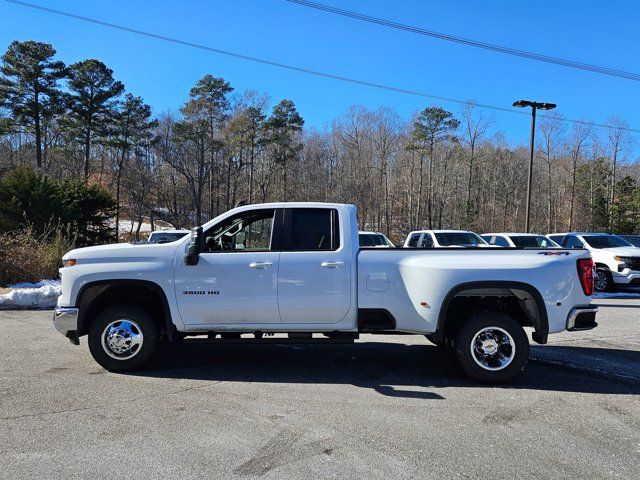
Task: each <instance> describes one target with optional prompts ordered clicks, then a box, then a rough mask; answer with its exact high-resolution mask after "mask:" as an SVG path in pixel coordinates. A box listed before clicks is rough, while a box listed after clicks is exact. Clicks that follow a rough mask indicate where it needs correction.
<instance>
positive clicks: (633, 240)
mask: <svg viewBox="0 0 640 480" xmlns="http://www.w3.org/2000/svg"><path fill="white" fill-rule="evenodd" d="M618 236H619V237H620V238H624V239H625V240H626V241H627V242H629V243H630V244H631V245H633V246H634V247H638V248H640V235H618Z"/></svg>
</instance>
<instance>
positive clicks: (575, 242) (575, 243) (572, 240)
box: [565, 235, 584, 248]
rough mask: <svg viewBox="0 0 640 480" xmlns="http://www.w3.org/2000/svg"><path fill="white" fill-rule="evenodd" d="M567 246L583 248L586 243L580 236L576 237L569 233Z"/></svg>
mask: <svg viewBox="0 0 640 480" xmlns="http://www.w3.org/2000/svg"><path fill="white" fill-rule="evenodd" d="M565 247H567V248H574V247H579V248H583V247H584V245H583V244H582V242H581V241H580V240H579V239H578V237H574V236H573V235H569V236H567V244H566V245H565Z"/></svg>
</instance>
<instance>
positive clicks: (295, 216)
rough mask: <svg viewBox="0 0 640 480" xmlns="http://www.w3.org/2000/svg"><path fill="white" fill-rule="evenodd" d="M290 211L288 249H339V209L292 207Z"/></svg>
mask: <svg viewBox="0 0 640 480" xmlns="http://www.w3.org/2000/svg"><path fill="white" fill-rule="evenodd" d="M289 212H290V215H289V218H290V220H289V222H290V224H289V229H290V230H289V231H290V240H289V245H288V247H287V250H294V251H301V250H337V249H338V248H339V247H340V239H339V235H338V232H339V229H338V212H337V210H333V209H329V208H292V209H290V210H289Z"/></svg>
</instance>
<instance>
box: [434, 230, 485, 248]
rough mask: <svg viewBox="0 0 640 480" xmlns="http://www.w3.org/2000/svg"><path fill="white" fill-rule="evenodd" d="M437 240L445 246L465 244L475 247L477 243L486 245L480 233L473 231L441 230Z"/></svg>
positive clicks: (437, 234)
mask: <svg viewBox="0 0 640 480" xmlns="http://www.w3.org/2000/svg"><path fill="white" fill-rule="evenodd" d="M435 236H436V240H437V241H438V243H439V244H440V245H441V246H443V247H450V246H458V245H465V246H467V245H468V246H471V247H475V246H477V245H486V242H485V241H484V240H482V239H481V238H480V237H479V236H478V235H476V234H475V233H471V232H441V233H436V234H435Z"/></svg>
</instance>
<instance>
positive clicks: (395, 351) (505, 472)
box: [0, 299, 640, 479]
mask: <svg viewBox="0 0 640 480" xmlns="http://www.w3.org/2000/svg"><path fill="white" fill-rule="evenodd" d="M594 303H597V304H598V305H600V306H601V309H600V313H599V314H598V321H599V323H600V327H598V328H597V329H595V330H592V331H590V332H582V333H563V334H560V335H554V336H551V338H550V344H549V345H547V346H540V347H535V348H533V349H532V361H531V362H530V364H529V366H528V369H527V372H526V373H525V375H524V376H522V377H521V378H520V380H519V381H518V382H516V383H515V384H512V385H509V386H501V387H485V386H479V385H476V384H474V383H471V382H470V381H468V380H466V378H465V377H463V376H462V374H461V372H460V371H459V370H458V368H457V366H456V365H455V363H454V362H453V360H452V359H451V358H450V357H449V356H448V354H446V353H445V352H443V351H442V350H440V349H438V348H436V347H434V346H431V345H430V344H429V343H428V342H427V341H426V339H424V338H422V337H417V336H393V337H390V336H386V337H385V336H364V337H363V338H362V339H361V341H359V342H358V343H357V344H356V345H323V346H317V345H282V346H278V345H269V346H267V345H264V346H262V345H257V346H256V345H253V346H252V345H240V346H239V345H213V346H212V345H203V344H198V345H187V344H180V345H177V346H176V345H173V346H171V347H170V348H164V349H163V351H162V352H161V355H160V356H159V357H158V358H157V360H155V361H154V363H153V364H152V365H151V367H150V369H149V370H148V371H145V372H142V373H137V374H128V375H124V374H111V373H107V372H105V371H104V370H102V369H101V368H100V367H99V366H98V365H97V364H96V363H94V362H93V360H92V358H91V356H90V355H89V352H88V349H87V345H86V338H83V339H82V345H81V346H80V347H74V346H72V345H71V344H70V343H69V342H68V341H66V340H65V339H64V338H63V337H62V336H60V335H59V334H58V333H56V332H54V330H53V326H52V324H51V312H50V311H0V399H1V409H0V478H7V479H8V478H11V479H23V478H25V479H26V478H38V479H41V478H109V479H112V478H128V479H131V478H145V479H147V478H180V479H191V478H193V479H201V478H236V477H237V478H243V477H244V478H246V477H262V478H265V479H268V478H313V479H318V478H344V477H349V478H351V479H354V478H368V479H371V478H385V479H388V478H478V477H487V478H492V479H500V478H505V479H507V478H508V479H513V478H553V479H558V478H571V479H575V478H581V479H586V478H594V479H596V478H597V479H602V478H633V479H637V478H638V472H639V471H640V300H634V299H618V300H613V299H607V300H598V301H595V302H594Z"/></svg>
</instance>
